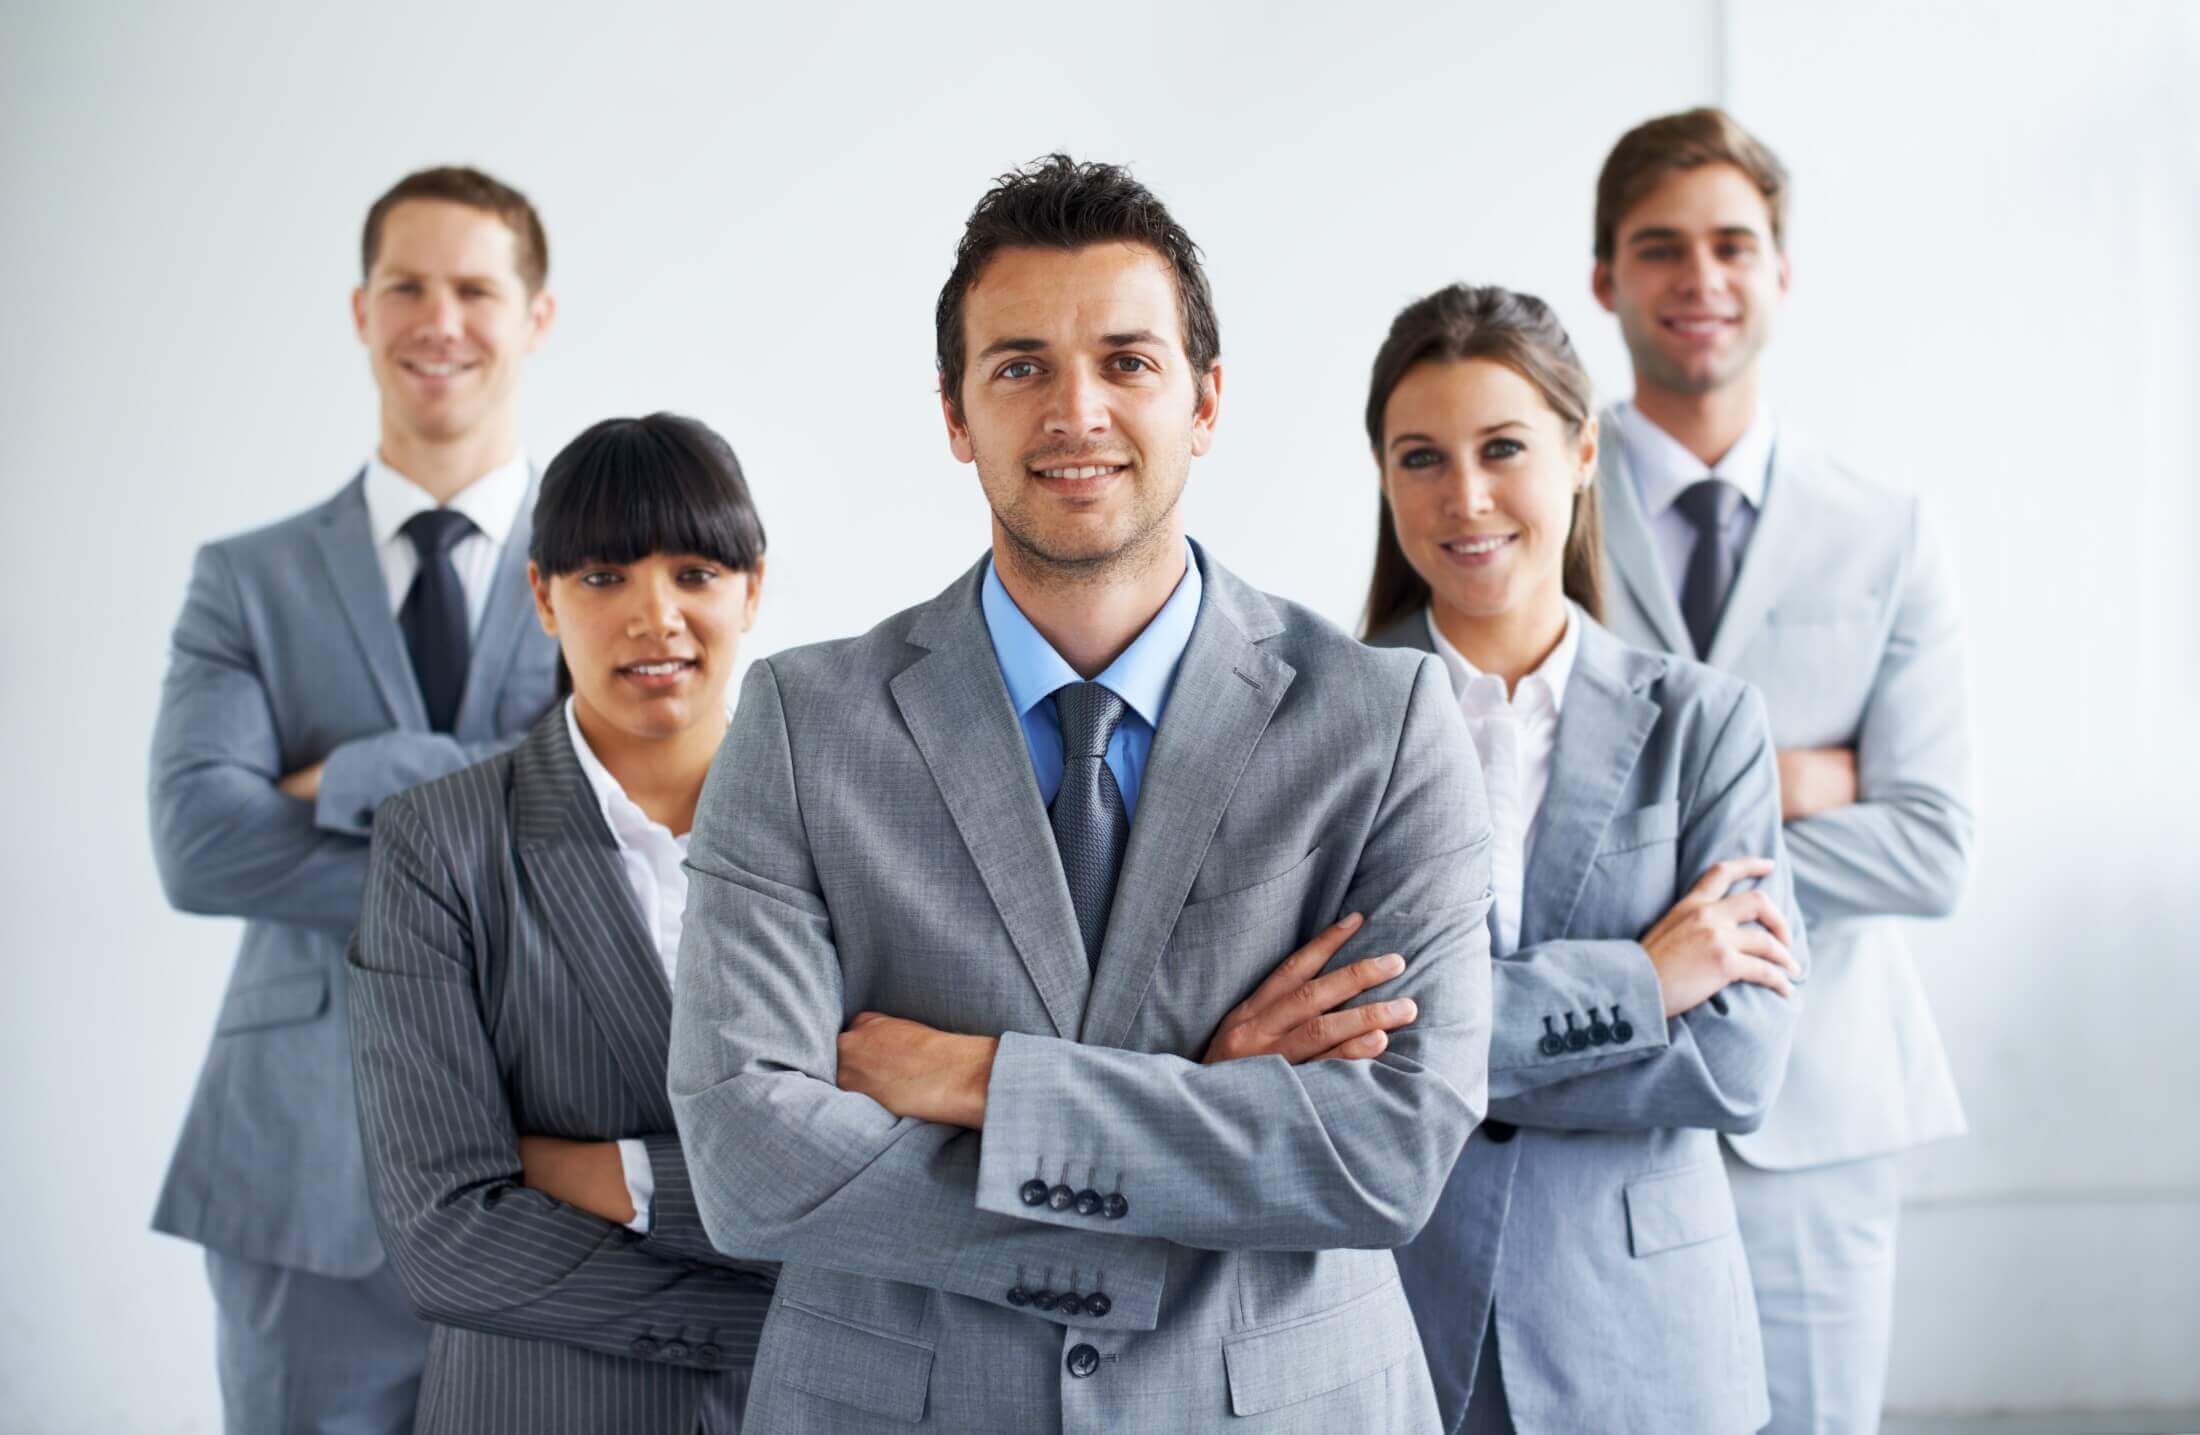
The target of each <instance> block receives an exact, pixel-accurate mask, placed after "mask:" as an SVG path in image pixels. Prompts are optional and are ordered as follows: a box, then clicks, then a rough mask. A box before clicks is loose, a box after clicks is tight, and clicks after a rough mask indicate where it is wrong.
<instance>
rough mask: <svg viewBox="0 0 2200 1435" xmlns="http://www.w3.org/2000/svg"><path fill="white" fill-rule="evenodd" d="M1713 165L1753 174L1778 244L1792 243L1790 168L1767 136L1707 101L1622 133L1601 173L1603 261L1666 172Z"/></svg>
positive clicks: (1599, 251) (1598, 238)
mask: <svg viewBox="0 0 2200 1435" xmlns="http://www.w3.org/2000/svg"><path fill="white" fill-rule="evenodd" d="M1707 164H1730V165H1733V166H1734V167H1735V168H1736V169H1738V170H1740V171H1741V172H1742V173H1743V174H1746V175H1748V176H1749V182H1750V183H1751V184H1754V185H1755V186H1757V192H1758V193H1759V194H1761V195H1763V196H1764V197H1765V209H1766V211H1767V212H1768V213H1770V214H1771V216H1772V243H1773V247H1774V248H1777V249H1785V248H1786V247H1787V202H1788V172H1787V169H1786V167H1785V166H1783V165H1782V164H1781V163H1780V158H1779V156H1778V155H1775V154H1774V153H1773V152H1772V151H1771V150H1770V149H1767V148H1766V147H1765V144H1764V142H1763V141H1762V140H1759V139H1758V138H1757V137H1756V136H1755V135H1753V134H1751V133H1750V132H1749V131H1748V130H1745V129H1743V128H1742V126H1741V123H1740V121H1738V120H1736V119H1735V118H1734V117H1733V116H1732V115H1730V114H1728V113H1727V112H1726V111H1725V110H1722V109H1716V108H1713V107H1712V106H1709V105H1705V106H1703V107H1701V108H1699V109H1693V110H1683V111H1681V112H1680V113H1679V114H1677V115H1660V116H1658V117H1657V118H1656V119H1654V120H1645V121H1643V122H1642V123H1641V124H1639V125H1636V126H1635V127H1634V128H1633V129H1631V130H1629V131H1628V132H1627V133H1626V134H1623V135H1621V136H1620V137H1619V143H1618V144H1616V145H1613V146H1612V152H1611V154H1609V155H1608V156H1606V157H1605V160H1604V169H1603V172H1602V173H1600V174H1598V175H1597V212H1596V234H1595V246H1596V257H1597V260H1598V262H1600V263H1605V264H1609V263H1611V262H1612V256H1613V255H1614V254H1616V253H1618V251H1619V226H1620V222H1621V221H1622V220H1624V219H1626V218H1627V211H1629V210H1631V209H1633V208H1634V207H1635V206H1636V205H1638V204H1640V203H1642V201H1643V199H1644V198H1645V197H1646V196H1648V194H1649V193H1650V191H1651V190H1653V189H1656V188H1657V187H1658V186H1659V185H1660V184H1662V183H1664V181H1665V177H1666V176H1667V175H1669V174H1675V173H1678V172H1680V171H1683V170H1691V169H1699V168H1701V167H1702V166H1704V165H1707Z"/></svg>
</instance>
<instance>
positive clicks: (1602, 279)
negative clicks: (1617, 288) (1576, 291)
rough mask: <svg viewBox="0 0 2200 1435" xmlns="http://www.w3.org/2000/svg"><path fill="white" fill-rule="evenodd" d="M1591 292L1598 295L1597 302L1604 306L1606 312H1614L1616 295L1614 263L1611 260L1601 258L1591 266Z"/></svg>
mask: <svg viewBox="0 0 2200 1435" xmlns="http://www.w3.org/2000/svg"><path fill="white" fill-rule="evenodd" d="M1589 292H1590V293H1591V294H1594V295H1596V296H1597V303H1599V304H1602V305H1603V306H1604V311H1605V312H1606V313H1611V312H1612V300H1613V297H1614V295H1613V292H1612V265H1611V262H1610V261H1609V260H1604V259H1599V260H1598V261H1597V262H1596V263H1595V264H1594V265H1593V266H1591V267H1590V270H1589Z"/></svg>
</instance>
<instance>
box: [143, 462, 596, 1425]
mask: <svg viewBox="0 0 2200 1435" xmlns="http://www.w3.org/2000/svg"><path fill="white" fill-rule="evenodd" d="M533 501H534V492H533V487H532V485H530V486H529V489H528V493H527V497H526V498H525V499H524V500H523V502H522V504H521V511H520V514H519V516H518V518H517V520H516V521H515V522H514V523H513V526H512V530H511V533H510V534H509V536H508V537H507V539H506V542H505V546H504V552H503V554H502V555H501V557H500V558H499V560H498V564H497V570H496V578H495V588H494V591H493V592H492V593H491V594H490V596H489V599H488V604H487V608H486V611H485V612H484V614H483V617H482V619H481V625H480V630H479V632H478V633H477V634H476V635H475V637H474V641H473V656H472V660H471V662H470V664H469V666H468V670H467V677H466V687H465V692H464V695H463V698H462V700H461V702H460V706H459V712H458V718H457V722H456V724H455V728H456V730H455V732H454V733H452V734H438V733H433V732H430V731H429V730H428V719H427V713H426V709H425V707H424V705H423V703H422V701H421V696H420V690H419V685H418V683H417V682H416V680H415V679H414V677H413V671H412V664H411V661H410V659H409V658H408V656H407V654H406V649H405V640H404V637H403V635H402V633H400V631H399V629H398V627H397V622H396V619H395V618H394V617H393V616H392V615H391V612H390V600H389V588H388V585H387V582H386V580H385V579H384V578H383V575H382V570H381V566H380V564H379V562H378V561H377V559H376V557H375V553H374V546H373V537H372V534H371V532H370V530H369V527H368V521H367V508H366V499H365V496H364V488H363V476H362V477H355V478H354V479H353V480H352V481H351V482H350V483H348V484H346V485H345V486H344V487H343V488H342V489H341V490H339V491H338V492H337V494H336V496H335V497H334V498H332V499H330V500H329V501H327V502H326V503H323V504H320V505H318V506H316V507H314V508H312V509H309V510H307V511H306V512H304V513H302V514H299V515H297V516H295V517H293V518H289V519H285V520H284V521H282V522H280V523H276V524H273V525H271V526H269V527H266V528H262V529H259V530H257V531H255V532H252V533H246V534H243V535H241V536H238V537H235V538H229V539H225V540H223V541H221V542H218V543H210V544H208V545H206V546H205V547H204V548H202V549H200V550H199V554H198V559H197V562H196V564H195V565H194V567H193V570H192V575H191V587H190V592H189V595H188V596H187V597H186V598H185V600H184V607H183V613H182V616H180V617H179V618H178V619H177V620H176V628H175V637H174V645H173V651H172V654H171V657H170V661H169V667H168V675H167V680H166V682H165V684H164V686H163V688H162V691H161V706H160V717H159V720H158V723H157V725H156V727H155V729H154V734H153V751H152V771H151V805H152V827H153V854H154V857H155V859H156V861H157V863H158V866H159V869H160V875H161V882H162V884H163V886H164V887H165V888H166V890H167V894H168V900H169V901H170V902H171V903H173V904H174V905H175V906H176V907H177V908H179V909H181V910H183V911H186V912H196V913H203V914H206V915H210V916H230V917H243V918H245V919H246V924H245V930H244V940H243V943H242V945H241V946H240V948H239V950H238V953H237V961H236V965H235V967H234V968H233V970H232V971H231V973H230V978H229V989H228V993H227V995H226V996H225V997H224V998H223V1001H222V1007H221V1013H220V1016H219V1017H218V1018H217V1019H216V1022H215V1027H214V1037H213V1042H212V1045H211V1047H210V1048H209V1050H208V1052H207V1057H206V1064H205V1067H204V1068H203V1070H202V1071H201V1072H200V1075H199V1082H198V1089H197V1091H196V1093H195V1094H194V1095H193V1097H192V1101H191V1107H190V1111H189V1114H188V1115H187V1116H186V1117H185V1120H184V1126H183V1133H182V1136H181V1139H180V1140H179V1141H178V1142H177V1145H176V1152H175V1157H174V1159H173V1161H172V1163H171V1164H170V1166H169V1170H168V1177H167V1181H166V1183H165V1185H164V1186H163V1187H162V1190H161V1194H160V1202H159V1205H158V1206H157V1208H156V1209H155V1211H154V1215H153V1225H154V1228H155V1229H157V1230H161V1231H166V1232H168V1233H169V1234H171V1235H177V1236H181V1237H183V1238H185V1239H186V1240H191V1241H196V1242H198V1243H199V1244H201V1245H203V1246H206V1247H207V1248H208V1250H209V1253H210V1257H209V1262H210V1265H212V1266H214V1267H215V1276H214V1282H215V1288H216V1293H217V1297H218V1300H219V1302H220V1303H221V1305H222V1307H223V1312H224V1315H223V1329H222V1333H221V1339H222V1357H223V1366H224V1387H225V1398H226V1399H227V1400H228V1403H229V1409H230V1414H231V1420H232V1425H233V1426H236V1427H239V1428H242V1427H245V1426H253V1427H258V1426H262V1425H268V1424H269V1423H270V1422H272V1423H273V1424H275V1425H282V1426H284V1427H286V1428H287V1427H292V1426H297V1425H305V1424H307V1423H309V1412H310V1411H312V1410H314V1409H316V1408H318V1402H320V1401H321V1400H322V1398H323V1397H328V1398H330V1399H337V1398H340V1397H341V1395H342V1392H334V1391H330V1390H327V1389H325V1388H322V1387H324V1386H325V1385H326V1383H327V1381H324V1380H321V1379H319V1378H318V1377H316V1376H315V1375H314V1374H313V1373H312V1370H311V1368H310V1367H309V1366H299V1367H297V1368H287V1369H286V1368H272V1369H271V1368H270V1367H271V1366H273V1367H283V1366H284V1365H285V1363H286V1361H288V1360H289V1358H290V1355H288V1354H286V1353H285V1352H284V1350H283V1348H282V1345H283V1336H284V1331H285V1328H286V1326H287V1325H288V1324H289V1317H288V1316H286V1315H285V1313H284V1312H283V1310H282V1309H281V1302H282V1301H284V1300H288V1299H292V1298H295V1299H299V1300H307V1299H311V1298H312V1297H311V1296H310V1295H307V1294H305V1293H306V1292H310V1291H328V1290H334V1289H336V1288H335V1287H328V1286H325V1285H324V1284H323V1282H324V1281H326V1280H331V1279H333V1280H337V1281H350V1282H357V1281H360V1280H361V1279H363V1278H369V1277H373V1276H375V1274H376V1273H377V1271H378V1269H379V1267H380V1266H381V1264H382V1247H381V1242H380V1241H379V1240H378V1239H377V1237H376V1235H375V1229H374V1218H373V1215H372V1212H371V1211H370V1209H369V1205H368V1200H367V1188H366V1178H365V1174H364V1171H363V1169H362V1165H361V1159H362V1158H361V1154H360V1148H359V1128H358V1121H357V1116H356V1111H357V1107H356V1104H355V1101H354V1098H353V1094H352V1078H351V1051H350V1046H349V1043H348V1042H347V1040H346V1034H345V1023H344V1006H345V992H344V982H343V954H344V941H345V939H346V937H348V936H349V935H350V932H351V928H352V925H353V924H354V923H355V922H356V921H357V920H358V916H359V901H360V892H361V889H362V887H363V885H364V883H365V880H366V868H367V841H366V833H367V830H368V823H369V821H370V818H371V815H372V813H373V811H374V809H375V808H376V807H377V806H378V805H379V804H380V803H381V801H382V800H383V799H384V798H386V797H388V796H390V795H391V794H393V793H395V792H398V791H400V790H402V789H403V788H406V787H409V786H411V785H413V784H414V783H416V782H422V781H425V780H427V779H428V778H432V777H438V776H441V775H442V774H444V773H448V772H452V771H455V770H456V769H458V768H460V767H463V766H465V765H466V764H467V763H470V762H473V761H476V760H478V759H479V758H481V757H484V756H487V755H488V754H489V753H491V752H493V751H495V750H497V749H498V748H500V747H502V746H504V745H506V744H508V743H509V742H510V741H511V740H512V738H514V737H516V736H517V735H518V734H519V733H520V732H522V731H524V730H525V728H526V727H527V725H528V724H529V723H531V722H533V721H534V719H535V718H536V717H537V716H538V715H539V714H540V713H541V712H542V711H543V710H544V708H545V707H547V706H548V704H549V702H550V698H551V695H552V689H553V687H554V685H555V678H554V663H555V661H556V654H557V649H556V646H555V645H554V644H553V643H552V642H551V641H550V640H549V638H548V637H546V636H545V635H544V634H543V632H542V630H541V628H540V626H539V625H538V624H537V623H536V622H535V618H534V612H533V604H532V602H531V600H530V598H529V596H528V592H527V585H526V581H525V572H526V562H527V546H528V542H529V535H530V533H531V525H530V522H529V517H530V511H531V509H532V506H533ZM322 759H326V761H327V767H326V769H325V771H324V774H323V777H322V782H321V795H320V800H319V801H318V803H314V804H308V803H304V802H299V801H297V800H295V799H293V798H290V797H288V796H286V795H284V794H283V793H282V792H281V791H280V790H278V789H277V788H276V786H275V782H276V779H278V778H280V777H281V776H282V775H283V774H285V773H288V772H292V771H295V770H297V769H299V768H302V767H305V766H308V765H309V764H311V763H314V762H316V761H320V760H322ZM225 1261H226V1262H234V1263H238V1264H237V1265H236V1266H235V1267H233V1268H226V1267H224V1266H223V1264H222V1263H223V1262H225ZM246 1266H249V1267H250V1268H251V1271H252V1272H258V1273H261V1274H264V1275H268V1276H269V1279H258V1278H257V1277H256V1276H252V1275H250V1273H248V1272H247V1271H246V1269H245V1267H246ZM284 1271H287V1272H295V1273H298V1278H297V1279H296V1280H294V1281H290V1282H287V1283H285V1284H283V1285H282V1286H281V1289H280V1290H277V1289H276V1288H275V1287H274V1286H271V1285H270V1281H271V1280H273V1279H274V1277H273V1275H272V1274H270V1273H278V1272H284ZM270 1304H273V1305H274V1306H275V1308H274V1309H269V1308H268V1306H269V1305H270ZM398 1304H399V1307H400V1310H401V1307H402V1302H401V1301H399V1302H398ZM246 1306H251V1307H256V1308H255V1309H245V1308H244V1307H246ZM300 1320H301V1321H302V1322H304V1323H303V1324H301V1325H300V1327H299V1328H300V1329H301V1330H303V1329H306V1328H308V1327H310V1325H311V1324H312V1322H311V1320H310V1318H308V1317H303V1316H302V1317H300ZM347 1324H351V1325H352V1327H353V1337H354V1340H355V1343H356V1344H357V1345H358V1346H361V1347H363V1346H365V1345H367V1344H369V1343H371V1341H372V1340H373V1338H374V1332H373V1331H372V1330H369V1329H364V1328H359V1327H358V1326H357V1325H356V1323H355V1322H352V1321H350V1320H349V1319H348V1318H347ZM425 1337H426V1332H425V1329H423V1328H418V1327H415V1328H413V1329H412V1330H411V1331H410V1332H409V1333H406V1332H402V1331H401V1332H398V1333H396V1335H395V1336H393V1339H400V1340H409V1341H410V1343H411V1350H410V1353H409V1355H408V1354H406V1353H405V1352H402V1351H395V1350H393V1351H392V1352H391V1355H390V1359H391V1360H392V1361H397V1360H400V1359H408V1360H409V1361H410V1373H409V1374H406V1375H405V1376H404V1379H405V1380H407V1381H409V1380H411V1379H414V1378H416V1377H417V1372H418V1369H419V1361H420V1348H421V1347H422V1346H423V1345H424V1342H425ZM325 1343H326V1342H324V1341H321V1340H319V1339H315V1340H313V1341H312V1342H311V1344H313V1345H315V1346H316V1347H318V1346H322V1345H325ZM290 1354H295V1355H297V1356H298V1357H299V1358H300V1359H308V1358H310V1355H311V1352H307V1351H293V1352H291V1353H290ZM369 1378H370V1374H369V1373H366V1372H362V1371H361V1370H359V1369H357V1368H353V1369H350V1370H347V1371H344V1372H341V1373H338V1374H332V1375H330V1376H329V1377H328V1380H339V1381H342V1382H345V1383H349V1384H357V1383H359V1382H361V1381H364V1380H367V1379H369ZM244 1384H263V1385H265V1386H266V1387H267V1388H268V1389H270V1390H272V1389H274V1388H275V1387H276V1386H278V1385H279V1386H281V1387H282V1391H283V1393H282V1394H281V1395H280V1397H279V1398H280V1401H281V1404H280V1408H279V1409H266V1410H262V1411H261V1413H259V1414H255V1413H254V1411H253V1409H249V1408H241V1407H240V1402H239V1399H238V1398H236V1397H238V1396H239V1395H240V1393H241V1386H242V1385H244ZM269 1398H270V1399H275V1398H277V1397H275V1396H270V1397H269ZM406 1403H407V1404H408V1405H409V1396H408V1397H407V1401H406Z"/></svg>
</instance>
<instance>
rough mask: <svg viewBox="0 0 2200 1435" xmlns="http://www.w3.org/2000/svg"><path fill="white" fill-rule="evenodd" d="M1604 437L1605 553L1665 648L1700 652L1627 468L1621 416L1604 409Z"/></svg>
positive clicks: (1600, 464)
mask: <svg viewBox="0 0 2200 1435" xmlns="http://www.w3.org/2000/svg"><path fill="white" fill-rule="evenodd" d="M1602 431H1603V441H1602V443H1601V444H1599V446H1598V448H1597V490H1598V494H1597V496H1598V500H1599V504H1600V506H1601V508H1602V511H1603V518H1604V554H1605V556H1606V557H1607V558H1609V559H1611V561H1612V568H1613V571H1615V572H1616V573H1618V574H1619V577H1620V582H1621V584H1622V585H1623V586H1625V588H1626V589H1627V597H1628V599H1629V600H1630V601H1631V602H1633V603H1634V605H1635V607H1636V609H1637V610H1638V611H1640V612H1641V614H1642V615H1643V617H1644V619H1645V620H1647V622H1648V625H1649V627H1650V630H1651V631H1652V632H1654V633H1656V634H1657V635H1658V641H1659V643H1661V644H1662V645H1663V646H1664V647H1665V649H1666V651H1667V652H1672V653H1681V654H1684V655H1686V656H1688V657H1694V656H1695V655H1696V644H1695V642H1694V640H1692V639H1691V638H1690V637H1689V636H1688V623H1687V622H1686V620H1684V619H1683V618H1682V617H1681V605H1680V600H1679V599H1678V598H1677V597H1675V596H1674V582H1675V580H1676V579H1677V578H1678V576H1679V575H1677V574H1668V573H1667V572H1666V571H1665V563H1664V560H1663V559H1661V558H1659V557H1658V546H1657V542H1656V540H1655V538H1654V537H1653V536H1652V535H1651V532H1650V517H1649V515H1648V514H1646V513H1644V512H1643V508H1642V492H1641V490H1640V489H1639V488H1637V487H1636V485H1635V476H1634V474H1633V473H1632V472H1631V471H1630V470H1629V469H1628V467H1627V451H1626V446H1625V445H1624V444H1623V443H1621V441H1620V436H1619V415H1618V414H1617V412H1615V411H1612V410H1606V411H1605V414H1604V422H1603V425H1602Z"/></svg>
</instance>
